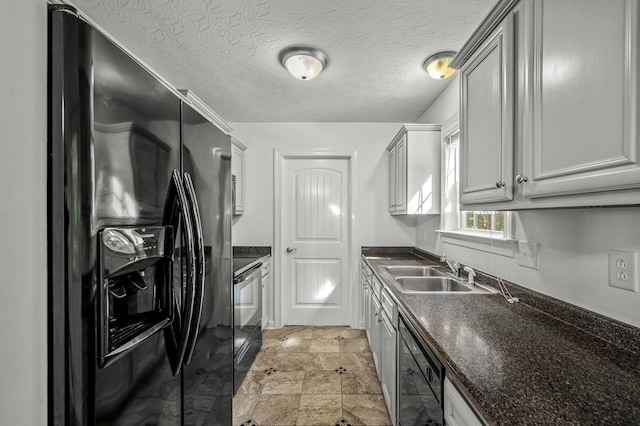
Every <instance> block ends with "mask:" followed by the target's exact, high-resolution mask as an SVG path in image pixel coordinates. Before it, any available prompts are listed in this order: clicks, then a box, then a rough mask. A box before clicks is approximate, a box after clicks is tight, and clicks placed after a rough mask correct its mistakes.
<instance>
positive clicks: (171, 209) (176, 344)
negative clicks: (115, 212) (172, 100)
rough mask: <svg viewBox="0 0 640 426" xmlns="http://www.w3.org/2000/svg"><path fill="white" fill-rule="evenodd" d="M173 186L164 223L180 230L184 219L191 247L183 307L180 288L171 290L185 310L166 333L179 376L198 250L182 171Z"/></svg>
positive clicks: (173, 368) (176, 315)
mask: <svg viewBox="0 0 640 426" xmlns="http://www.w3.org/2000/svg"><path fill="white" fill-rule="evenodd" d="M169 185H170V187H169V195H168V197H167V206H166V207H165V212H164V222H165V223H170V224H171V225H173V226H174V227H175V229H176V230H177V227H178V224H179V218H180V216H182V224H183V229H184V236H185V242H186V246H187V247H186V262H187V283H186V286H185V287H186V292H185V299H184V301H183V303H182V304H181V303H179V300H180V299H179V297H181V295H177V294H176V288H175V287H176V286H175V285H174V284H173V283H172V284H171V289H170V297H171V299H170V300H171V301H172V303H173V304H175V305H176V306H181V307H182V309H183V310H182V312H181V311H180V310H178V309H175V307H174V312H173V321H172V322H171V324H170V325H169V326H168V327H166V328H165V329H164V340H165V347H166V351H167V356H168V358H169V364H170V365H171V371H172V372H173V375H174V376H177V375H178V374H180V371H181V370H182V364H183V360H184V356H185V352H186V350H187V343H188V338H189V335H190V332H189V331H190V328H191V322H192V318H193V311H194V303H195V287H196V274H195V270H196V254H195V251H196V249H195V238H194V230H193V221H192V217H191V212H190V210H189V207H188V206H189V204H188V200H187V196H186V194H185V191H184V187H183V182H182V178H181V177H180V172H178V170H174V171H173V173H172V174H171V182H170V184H169ZM176 233H177V232H176ZM180 280H181V282H180V285H179V288H180V290H179V291H182V288H183V286H182V277H180Z"/></svg>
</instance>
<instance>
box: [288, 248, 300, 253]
mask: <svg viewBox="0 0 640 426" xmlns="http://www.w3.org/2000/svg"><path fill="white" fill-rule="evenodd" d="M297 251H298V249H297V248H293V247H287V253H289V254H291V253H295V252H297Z"/></svg>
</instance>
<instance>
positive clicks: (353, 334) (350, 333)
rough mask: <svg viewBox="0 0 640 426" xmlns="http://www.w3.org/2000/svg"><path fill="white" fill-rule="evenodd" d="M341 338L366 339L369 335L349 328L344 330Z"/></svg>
mask: <svg viewBox="0 0 640 426" xmlns="http://www.w3.org/2000/svg"><path fill="white" fill-rule="evenodd" d="M340 337H342V338H344V339H366V338H367V333H366V332H365V331H364V330H358V329H355V328H350V327H347V328H345V329H344V330H342V333H340Z"/></svg>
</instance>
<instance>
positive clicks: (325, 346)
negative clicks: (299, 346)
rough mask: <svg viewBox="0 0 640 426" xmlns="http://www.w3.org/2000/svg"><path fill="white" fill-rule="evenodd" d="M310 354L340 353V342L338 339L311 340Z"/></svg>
mask: <svg viewBox="0 0 640 426" xmlns="http://www.w3.org/2000/svg"><path fill="white" fill-rule="evenodd" d="M309 351H310V352H340V342H339V341H338V340H336V339H311V346H310V347H309Z"/></svg>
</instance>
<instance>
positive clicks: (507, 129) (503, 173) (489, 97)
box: [460, 15, 514, 204]
mask: <svg viewBox="0 0 640 426" xmlns="http://www.w3.org/2000/svg"><path fill="white" fill-rule="evenodd" d="M513 69H514V53H513V17H512V16H511V15H507V17H506V18H505V19H504V21H503V22H502V23H501V24H500V25H499V26H498V28H497V29H496V30H495V32H494V34H493V36H492V37H490V38H489V39H488V40H487V41H486V42H485V44H484V47H482V48H481V49H480V50H479V51H478V52H477V53H476V54H475V55H474V57H473V58H472V59H471V60H470V61H469V62H468V63H467V64H465V66H464V68H463V69H462V70H461V74H460V82H461V99H462V100H461V104H460V105H461V109H460V146H461V149H460V202H461V203H463V204H465V203H469V204H472V203H478V202H489V201H504V200H511V199H512V198H513V182H512V177H511V176H512V173H513Z"/></svg>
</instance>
